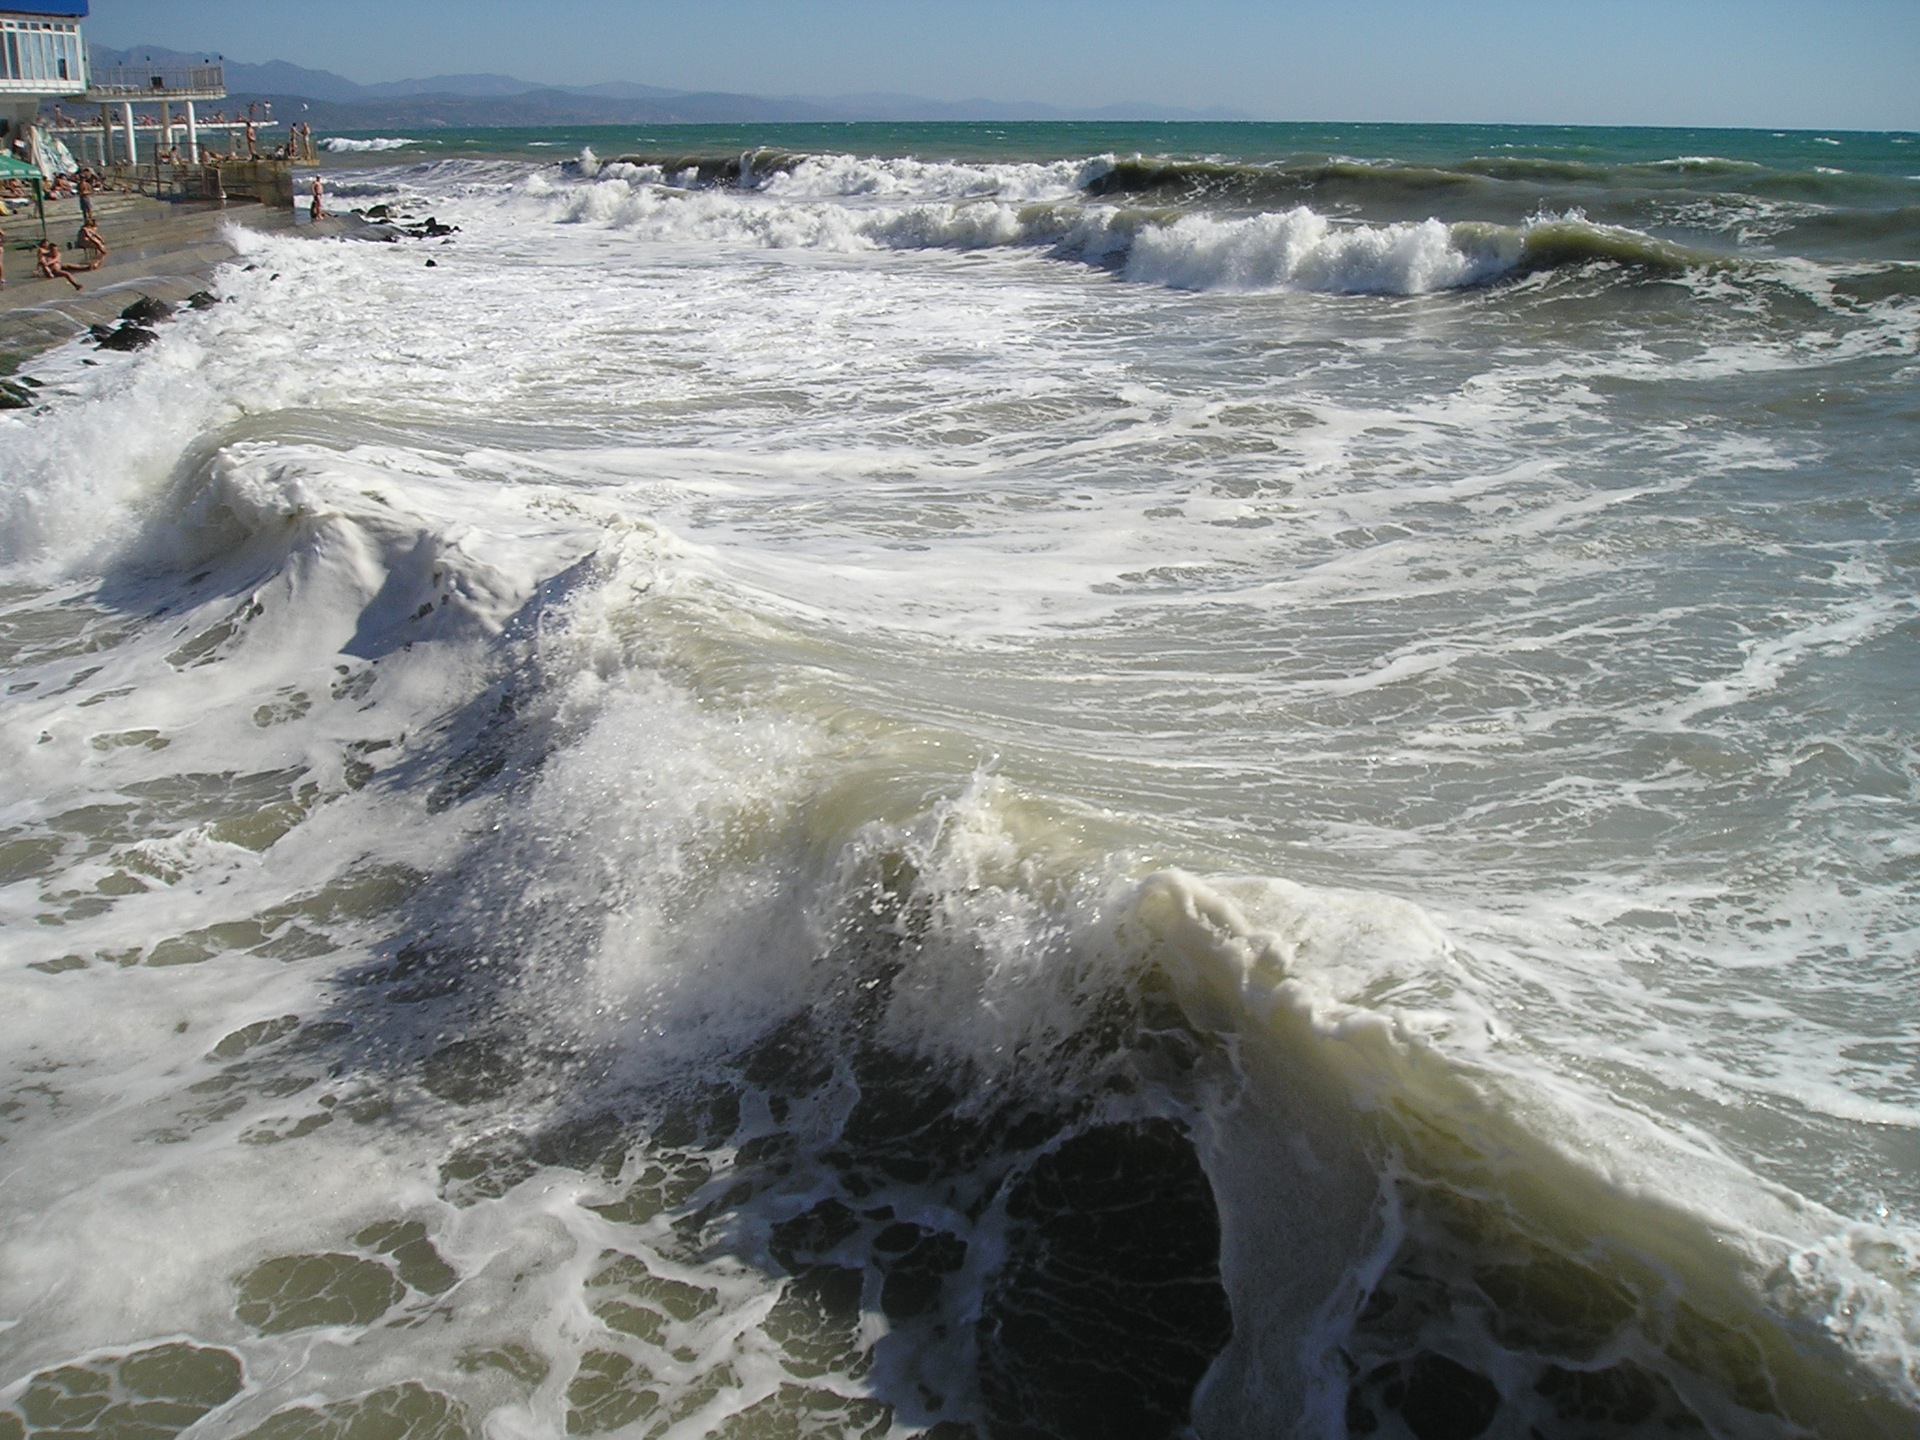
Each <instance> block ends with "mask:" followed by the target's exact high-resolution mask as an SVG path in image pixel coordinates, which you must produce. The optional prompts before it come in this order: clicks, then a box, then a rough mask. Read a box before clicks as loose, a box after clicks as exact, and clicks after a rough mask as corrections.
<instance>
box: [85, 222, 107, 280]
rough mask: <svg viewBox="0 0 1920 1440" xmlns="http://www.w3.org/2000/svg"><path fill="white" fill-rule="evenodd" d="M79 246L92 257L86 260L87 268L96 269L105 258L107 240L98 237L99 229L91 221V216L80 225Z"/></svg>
mask: <svg viewBox="0 0 1920 1440" xmlns="http://www.w3.org/2000/svg"><path fill="white" fill-rule="evenodd" d="M80 248H81V249H82V250H84V251H86V252H87V254H89V255H91V256H92V257H93V258H92V259H91V260H90V261H88V262H87V269H89V270H98V269H99V268H100V266H101V264H102V263H103V262H104V261H105V260H106V258H107V242H106V241H104V240H102V239H101V238H100V229H99V227H98V226H96V225H95V224H94V223H93V217H92V216H88V217H87V220H86V222H85V223H84V224H82V225H81V227H80Z"/></svg>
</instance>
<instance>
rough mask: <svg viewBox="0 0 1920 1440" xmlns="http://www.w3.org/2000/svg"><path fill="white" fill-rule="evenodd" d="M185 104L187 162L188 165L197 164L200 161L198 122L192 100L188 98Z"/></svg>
mask: <svg viewBox="0 0 1920 1440" xmlns="http://www.w3.org/2000/svg"><path fill="white" fill-rule="evenodd" d="M186 105H187V163H188V164H190V165H198V164H199V163H200V122H199V120H198V119H197V118H196V117H195V115H194V113H193V102H192V101H191V100H189V101H187V102H186Z"/></svg>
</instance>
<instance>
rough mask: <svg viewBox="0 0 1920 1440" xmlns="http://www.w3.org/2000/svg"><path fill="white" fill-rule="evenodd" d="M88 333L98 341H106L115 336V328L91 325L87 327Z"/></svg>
mask: <svg viewBox="0 0 1920 1440" xmlns="http://www.w3.org/2000/svg"><path fill="white" fill-rule="evenodd" d="M87 333H88V334H89V335H91V336H93V338H94V339H96V340H104V339H106V338H107V337H108V336H109V335H111V334H113V327H112V326H111V325H89V326H88V327H87Z"/></svg>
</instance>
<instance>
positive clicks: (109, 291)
mask: <svg viewBox="0 0 1920 1440" xmlns="http://www.w3.org/2000/svg"><path fill="white" fill-rule="evenodd" d="M93 208H94V214H95V216H96V218H97V219H98V221H99V224H100V234H101V238H102V239H104V240H105V241H106V243H107V246H108V250H109V253H108V256H107V262H106V264H105V265H103V266H102V267H101V268H100V269H98V270H95V271H92V272H81V273H80V275H79V280H80V283H81V284H82V285H83V286H84V287H85V288H84V289H83V290H81V291H79V292H76V291H75V290H74V289H73V287H72V286H70V285H68V284H67V283H66V282H65V281H61V280H45V279H42V278H41V277H40V276H39V275H38V274H37V273H36V270H35V267H34V253H33V252H34V247H35V246H36V245H37V244H38V243H39V240H40V222H39V219H38V217H36V216H35V215H34V214H33V213H32V212H31V211H28V212H26V213H24V214H23V213H14V214H12V215H9V216H7V217H6V218H5V219H3V220H0V230H4V231H5V232H6V237H7V238H6V241H5V253H6V288H5V289H4V290H0V375H8V374H11V373H13V372H14V371H16V370H18V369H19V368H20V366H21V365H23V364H24V363H26V361H27V360H29V359H30V358H31V357H32V356H34V355H37V354H40V353H41V352H43V351H45V350H48V349H51V348H52V347H53V346H55V345H59V344H62V343H64V342H65V341H67V340H71V339H73V338H74V337H75V336H76V335H80V334H82V333H84V332H85V331H86V329H87V327H88V326H89V325H94V324H111V323H113V322H114V321H116V320H117V319H118V318H119V315H120V312H121V311H122V310H123V309H125V308H126V307H127V306H128V305H129V304H131V303H132V302H133V301H134V300H136V299H138V298H139V297H140V296H142V295H151V296H153V297H154V298H155V299H159V300H167V301H171V302H174V303H178V302H179V301H181V300H184V299H186V297H187V296H189V295H191V294H193V293H194V292H195V291H196V290H202V289H205V288H206V285H207V283H208V281H209V280H210V279H211V277H212V275H213V272H214V271H215V270H216V269H218V268H219V267H220V266H221V265H223V264H225V263H226V262H227V261H229V260H231V259H232V258H233V257H234V254H235V251H234V247H233V245H232V243H231V242H230V240H229V239H228V238H227V232H228V229H229V227H232V226H242V227H245V228H247V229H252V230H270V231H291V230H293V229H294V227H295V224H296V217H295V213H294V212H293V210H291V209H287V208H282V207H279V206H270V205H259V204H248V203H239V204H228V205H224V206H223V205H219V204H213V203H208V202H202V201H183V202H181V201H176V202H169V201H163V200H154V199H150V198H148V197H146V196H143V195H125V194H107V195H99V196H96V197H94V202H93ZM356 223H357V222H356V221H354V220H351V219H345V220H333V219H328V220H322V221H321V222H320V223H319V224H318V225H306V224H301V225H300V232H301V233H302V234H310V235H316V236H320V235H333V234H340V233H343V232H345V231H348V230H351V229H353V228H355V225H356ZM79 228H80V207H79V204H78V202H77V201H75V200H72V199H67V200H60V201H55V202H52V203H49V204H48V206H47V234H48V236H49V237H51V238H52V239H54V240H56V241H58V242H59V243H60V245H61V247H62V250H61V253H62V254H63V255H64V256H65V257H66V259H67V260H68V261H69V262H70V263H73V262H78V261H82V260H84V259H85V256H84V254H83V253H82V252H80V251H78V250H75V249H73V248H72V242H73V238H74V235H75V233H76V232H77V231H78V230H79Z"/></svg>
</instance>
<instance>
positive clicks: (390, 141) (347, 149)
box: [320, 135, 420, 155]
mask: <svg viewBox="0 0 1920 1440" xmlns="http://www.w3.org/2000/svg"><path fill="white" fill-rule="evenodd" d="M419 143H420V142H419V141H418V140H409V139H406V138H404V137H385V138H378V139H373V140H354V139H350V138H348V137H347V136H344V135H329V136H327V137H326V138H325V139H324V140H322V141H321V142H320V148H321V149H322V150H326V151H330V152H331V153H333V154H335V155H364V154H379V153H383V152H385V151H388V150H405V149H406V148H407V147H408V146H410V145H418V144H419Z"/></svg>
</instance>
